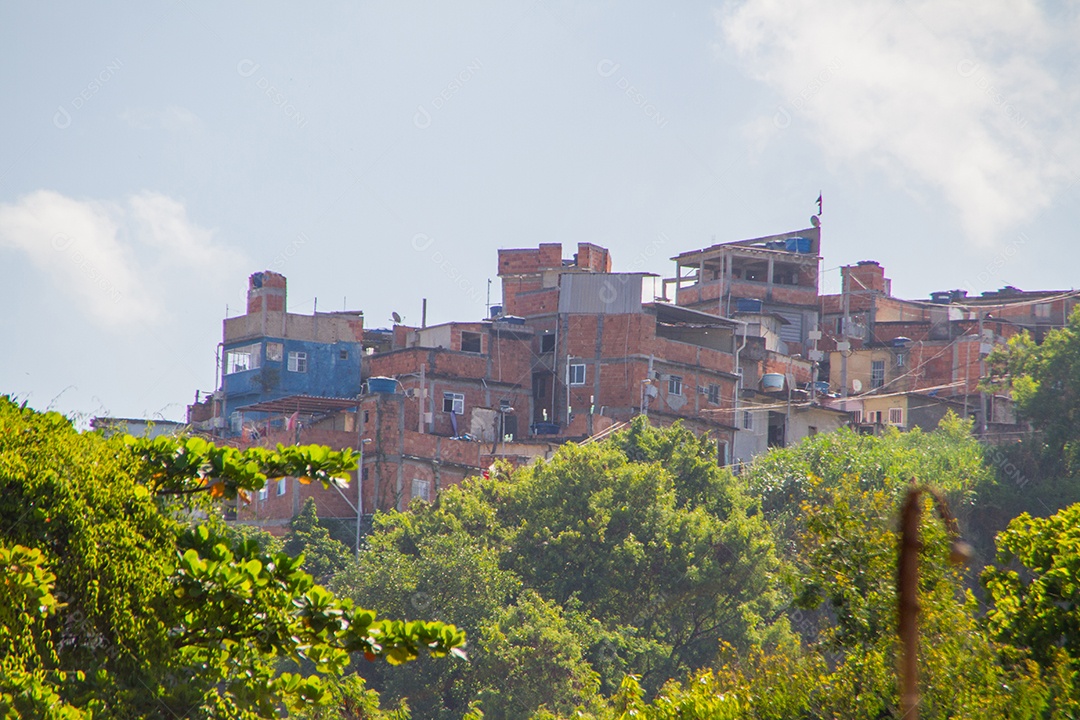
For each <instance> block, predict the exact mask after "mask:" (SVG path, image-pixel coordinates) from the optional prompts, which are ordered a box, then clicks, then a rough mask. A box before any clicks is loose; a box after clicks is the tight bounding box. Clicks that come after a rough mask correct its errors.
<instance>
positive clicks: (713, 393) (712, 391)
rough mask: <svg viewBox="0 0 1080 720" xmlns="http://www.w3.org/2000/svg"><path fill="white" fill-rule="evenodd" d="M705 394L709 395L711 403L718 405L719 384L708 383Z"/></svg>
mask: <svg viewBox="0 0 1080 720" xmlns="http://www.w3.org/2000/svg"><path fill="white" fill-rule="evenodd" d="M706 395H708V396H709V402H711V403H712V404H713V405H719V404H720V386H719V385H710V386H709V388H708V391H707V392H706Z"/></svg>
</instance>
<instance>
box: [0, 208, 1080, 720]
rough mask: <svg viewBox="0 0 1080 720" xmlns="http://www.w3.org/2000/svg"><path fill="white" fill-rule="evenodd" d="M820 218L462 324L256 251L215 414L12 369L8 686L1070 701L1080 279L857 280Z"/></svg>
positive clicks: (617, 707)
mask: <svg viewBox="0 0 1080 720" xmlns="http://www.w3.org/2000/svg"><path fill="white" fill-rule="evenodd" d="M813 220H814V222H813V226H812V227H809V228H804V229H801V230H795V231H792V232H786V233H782V234H777V235H769V236H765V237H760V238H754V239H748V240H738V241H730V242H721V243H715V244H711V245H708V246H707V247H704V248H690V249H686V250H683V251H680V252H678V254H676V255H675V256H674V257H672V258H671V261H672V263H673V266H672V267H671V269H670V273H669V274H668V275H666V276H660V275H658V274H656V273H649V272H618V271H617V267H618V265H617V263H616V260H615V258H613V257H612V254H611V252H609V250H608V249H606V248H603V247H600V246H598V245H595V244H592V243H584V242H583V243H578V244H577V245H576V246H575V247H570V248H564V247H563V246H562V245H560V244H558V243H547V244H541V245H540V246H539V247H529V248H503V249H499V250H498V251H497V253H495V254H494V256H493V257H492V261H493V263H495V265H496V268H497V274H498V278H499V281H500V282H501V293H500V294H499V297H501V300H500V301H499V302H498V303H497V304H490V305H489V307H488V310H487V313H486V316H484V317H468V318H462V319H460V320H455V321H452V322H444V323H439V324H427V322H426V300H423V299H421V300H422V304H423V307H424V310H423V312H422V314H421V317H420V322H419V323H417V324H414V325H409V324H404V323H394V324H393V325H391V326H387V327H367V326H366V325H365V317H364V313H363V312H362V311H360V310H352V311H350V310H343V311H326V312H322V311H315V312H313V313H312V314H300V313H293V312H288V311H287V310H286V308H287V307H288V304H287V298H288V282H287V278H286V277H285V276H284V275H282V274H279V273H277V272H273V271H269V270H264V271H259V272H253V273H251V275H250V276H249V277H248V278H247V306H246V308H245V310H244V312H243V313H242V314H233V316H231V317H226V318H224V320H223V321H222V335H221V344H220V345H219V346H218V351H217V357H218V364H217V368H216V372H217V377H218V380H217V385H216V387H215V388H214V389H213V391H209V392H205V393H203V392H201V391H196V392H195V393H194V398H193V400H194V401H193V402H192V403H191V404H190V405H189V406H188V408H187V421H186V422H182V423H181V422H168V421H156V422H155V421H153V420H152V419H146V418H120V417H95V418H94V419H93V420H92V422H91V423H90V424H91V426H92V430H90V431H87V432H83V433H79V432H77V431H76V430H75V429H74V428H73V427H72V426H71V425H70V424H69V423H68V422H67V421H65V420H64V419H63V418H61V417H58V416H57V415H56V413H44V414H43V413H41V412H38V411H35V410H32V409H31V408H29V407H26V406H25V403H24V404H23V405H21V406H20V405H18V404H16V403H15V402H13V401H12V400H5V401H4V403H3V406H2V412H3V430H4V432H3V436H2V437H3V440H2V441H0V443H2V445H3V455H2V456H0V457H2V458H3V467H2V472H3V480H4V483H5V488H6V492H5V493H4V500H3V501H2V503H0V509H2V511H3V517H4V518H5V521H4V525H3V527H4V543H5V544H4V545H3V546H2V548H0V552H2V553H3V558H4V567H5V568H7V571H6V575H5V578H6V579H5V581H4V584H3V585H2V586H0V587H2V588H3V591H4V595H5V600H6V602H5V603H4V604H3V607H5V608H7V609H6V610H5V611H3V612H4V614H3V616H2V617H3V619H4V624H3V626H2V628H0V632H2V633H3V635H2V637H3V640H4V643H5V645H6V646H7V647H8V648H9V651H8V652H7V653H6V654H5V657H4V659H3V660H2V668H3V670H4V674H3V676H2V677H3V680H2V682H3V684H2V685H0V688H2V690H3V695H0V702H2V705H0V707H3V708H4V709H5V710H6V712H8V717H30V716H35V717H38V716H40V717H84V716H85V717H97V716H99V714H102V715H101V716H104V717H112V716H113V715H115V716H117V717H128V716H143V715H145V716H161V715H160V713H159V710H158V709H161V710H162V711H165V710H167V711H168V712H169V713H173V712H175V713H178V716H183V715H179V713H180V711H181V710H182V711H183V712H186V713H188V716H191V717H204V716H205V717H234V716H235V717H269V716H278V715H280V714H282V713H288V714H290V715H296V716H297V717H311V718H339V717H340V718H360V717H395V718H396V717H424V718H427V717H430V718H479V717H495V718H524V717H543V718H562V717H566V718H570V717H575V718H577V717H581V718H623V717H656V718H675V717H695V718H697V717H701V718H714V717H715V718H729V717H730V718H741V717H755V718H756V717H762V718H765V717H768V718H772V717H776V718H781V717H792V718H795V717H807V718H809V717H893V716H896V717H900V716H902V713H909V714H910V713H913V712H916V711H918V710H920V708H921V711H922V712H923V714H924V715H927V716H930V717H1069V716H1071V715H1070V714H1069V713H1071V712H1072V710H1071V709H1072V708H1074V707H1076V706H1075V705H1074V703H1076V702H1077V700H1078V697H1080V696H1078V695H1077V691H1078V688H1077V687H1076V686H1075V685H1074V682H1073V679H1072V678H1073V674H1072V671H1071V669H1070V668H1072V666H1073V663H1074V662H1077V661H1078V660H1077V659H1076V658H1080V655H1076V658H1074V654H1076V653H1077V652H1080V647H1078V646H1077V643H1078V642H1080V633H1078V632H1077V630H1076V620H1077V618H1080V615H1078V614H1077V613H1078V612H1080V610H1078V609H1077V604H1076V602H1075V600H1076V597H1078V596H1077V593H1080V590H1078V589H1077V588H1078V587H1080V585H1076V584H1075V583H1074V582H1073V579H1074V578H1075V567H1076V558H1077V557H1080V555H1078V554H1077V553H1080V549H1077V547H1076V546H1075V532H1076V531H1075V528H1076V527H1077V521H1078V520H1080V505H1071V504H1070V503H1072V502H1074V501H1077V500H1080V489H1078V486H1077V484H1076V481H1075V480H1073V479H1072V478H1074V477H1076V474H1077V472H1078V471H1080V468H1078V467H1077V463H1080V454H1078V450H1077V448H1078V447H1080V446H1078V445H1077V440H1078V439H1080V438H1078V436H1077V430H1076V426H1075V424H1074V422H1073V418H1074V417H1075V413H1077V412H1080V410H1078V406H1077V405H1076V402H1077V401H1076V392H1077V388H1076V387H1075V383H1076V382H1077V380H1076V378H1077V377H1078V375H1077V373H1078V372H1080V366H1078V365H1077V363H1078V362H1080V360H1078V358H1080V335H1078V330H1080V314H1076V313H1074V310H1075V306H1076V305H1077V303H1078V297H1080V293H1077V292H1075V291H1072V290H1065V289H1061V288H1048V289H1038V290H1021V289H1018V288H1016V287H1011V286H1006V287H1003V288H1000V289H997V290H993V291H985V292H982V293H980V294H972V293H969V292H968V291H966V290H963V289H949V290H943V291H941V292H934V293H932V294H931V295H930V297H928V298H900V297H896V296H894V295H893V294H892V290H891V284H892V283H891V279H890V278H889V277H887V270H886V268H885V267H883V266H882V265H881V264H880V263H878V262H877V261H875V260H873V259H859V260H857V261H855V262H852V263H851V264H847V265H843V266H842V267H841V268H840V270H841V277H842V285H841V288H840V292H839V293H836V294H824V293H822V292H821V291H820V287H819V272H820V264H821V254H820V253H821V244H822V242H823V239H822V237H823V233H822V230H821V222H820V220H819V218H818V216H814V218H813ZM240 281H241V278H237V282H240ZM206 320H207V322H208V323H210V322H217V319H215V318H207V319H206ZM369 608H372V609H369ZM376 609H377V610H376ZM376 613H377V614H376ZM384 618H385V619H384ZM901 706H903V707H904V708H905V709H904V710H900V709H899V708H900V707H901ZM155 708H158V709H155Z"/></svg>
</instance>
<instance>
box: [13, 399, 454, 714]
mask: <svg viewBox="0 0 1080 720" xmlns="http://www.w3.org/2000/svg"><path fill="white" fill-rule="evenodd" d="M352 463H353V459H352V456H351V454H350V453H334V452H331V451H329V450H328V449H326V448H318V447H311V448H279V449H278V450H277V451H269V450H257V451H254V452H246V453H241V452H239V451H237V450H235V449H233V448H218V447H215V446H213V445H211V444H210V443H207V442H206V441H204V440H201V439H198V438H185V439H180V440H172V439H165V438H158V439H156V440H153V441H150V440H136V439H134V438H122V437H116V438H111V439H106V438H104V437H102V436H101V435H100V434H96V433H83V434H80V433H78V432H76V431H75V430H74V429H73V428H72V426H71V424H70V422H68V421H67V420H66V419H65V418H63V417H62V416H60V415H59V414H56V413H37V412H35V411H33V410H29V409H26V408H25V407H19V406H17V405H15V404H14V403H12V402H11V401H10V400H8V399H7V398H0V553H2V556H3V559H4V561H5V564H4V565H3V567H4V568H5V570H6V572H5V577H6V578H7V579H6V580H5V581H4V582H3V583H0V593H3V595H2V596H0V606H2V607H3V608H4V610H0V619H2V621H3V624H2V627H0V639H3V640H7V639H10V640H11V647H13V648H14V649H13V651H12V652H5V653H3V654H2V660H0V663H2V664H0V716H5V715H8V716H10V715H12V714H16V715H17V714H19V713H22V714H24V715H29V716H49V715H53V716H56V717H78V716H79V713H80V712H85V713H86V714H89V713H91V712H92V713H93V716H94V717H95V718H100V717H104V718H108V717H159V716H161V715H162V714H165V715H176V716H181V717H190V718H197V717H236V718H248V717H266V716H270V715H274V714H276V713H277V712H278V709H279V708H281V707H283V706H284V707H288V708H293V709H295V708H301V707H305V706H309V705H313V704H319V703H323V702H327V701H329V700H331V693H330V691H329V689H328V684H327V682H326V681H325V680H324V679H323V678H324V677H329V676H333V675H334V674H336V673H339V672H340V671H341V670H342V669H343V668H344V666H345V665H346V663H347V662H348V660H349V658H350V656H351V655H353V654H354V653H356V654H363V655H365V656H367V657H369V658H371V659H378V658H385V659H386V660H388V661H389V662H391V663H400V662H403V661H406V660H410V659H413V658H415V657H418V656H419V654H420V652H421V650H423V649H424V648H428V650H429V653H430V654H433V655H444V654H447V653H449V652H451V651H456V650H457V649H458V648H460V646H461V645H462V643H463V636H462V635H461V633H460V632H459V631H457V630H456V628H454V627H453V626H448V625H444V624H442V623H425V622H413V623H404V622H400V621H393V622H392V621H386V620H379V619H377V618H376V616H375V613H374V612H372V611H368V610H364V609H362V608H358V607H356V606H354V605H353V603H352V602H350V601H347V600H340V599H338V598H337V597H335V596H334V595H332V594H331V593H330V592H329V591H327V590H325V589H324V588H322V587H321V586H319V585H316V584H314V582H313V581H312V579H311V576H310V575H308V574H307V573H305V572H303V571H302V570H300V568H299V562H298V561H296V560H294V559H292V558H290V557H289V556H288V555H285V554H283V553H274V552H268V551H267V550H264V549H263V548H262V547H260V545H259V543H258V542H257V541H256V540H255V539H254V538H247V539H244V538H239V537H237V536H236V535H235V534H233V533H231V532H230V531H228V530H227V529H225V528H224V527H222V524H221V523H220V521H217V522H215V521H213V519H212V518H213V513H214V512H216V511H217V510H216V506H215V504H214V503H215V501H216V499H218V498H221V499H226V500H227V499H230V498H234V499H235V498H236V496H237V495H242V494H244V493H246V492H249V491H252V490H256V489H258V488H259V487H261V486H262V485H263V484H264V483H265V482H266V479H267V477H268V476H274V475H278V474H282V475H285V474H288V475H293V476H296V477H305V478H308V479H314V480H317V481H321V482H327V483H329V482H331V481H333V478H334V477H335V476H337V475H339V474H341V473H343V472H345V471H346V470H348V469H349V468H350V467H351V465H352ZM193 511H198V512H199V513H200V515H196V514H193ZM199 516H203V517H209V518H210V519H209V520H207V521H206V522H204V523H203V524H196V522H195V520H194V518H195V517H199ZM11 578H14V579H15V582H11V581H10V579H11ZM50 598H52V600H50ZM34 603H37V605H36V607H35V605H34ZM6 650H7V647H6V643H5V651H6ZM283 658H289V659H292V660H293V661H294V662H298V661H306V662H310V663H311V664H312V665H313V666H314V667H315V668H316V669H317V670H318V674H313V675H309V676H303V675H300V674H297V673H279V672H278V671H277V665H278V663H279V661H280V660H281V659H283ZM27 703H29V704H30V705H29V706H28V707H31V708H32V711H28V712H25V713H24V712H23V711H22V710H21V708H24V707H27Z"/></svg>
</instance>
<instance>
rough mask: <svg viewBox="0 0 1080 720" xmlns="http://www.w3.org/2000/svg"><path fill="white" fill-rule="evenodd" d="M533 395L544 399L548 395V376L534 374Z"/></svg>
mask: <svg viewBox="0 0 1080 720" xmlns="http://www.w3.org/2000/svg"><path fill="white" fill-rule="evenodd" d="M533 397H534V398H536V399H537V400H543V399H544V398H546V397H547V376H546V375H533Z"/></svg>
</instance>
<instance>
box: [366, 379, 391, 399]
mask: <svg viewBox="0 0 1080 720" xmlns="http://www.w3.org/2000/svg"><path fill="white" fill-rule="evenodd" d="M367 387H368V392H369V393H386V394H387V395H393V394H395V393H396V392H397V387H398V381H397V380H395V379H394V378H388V377H373V378H368V381H367Z"/></svg>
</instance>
